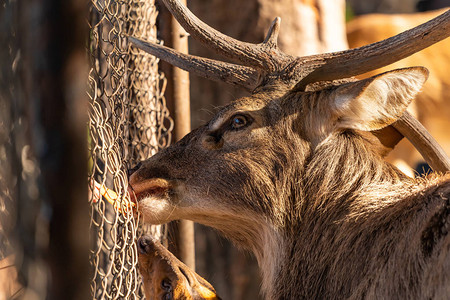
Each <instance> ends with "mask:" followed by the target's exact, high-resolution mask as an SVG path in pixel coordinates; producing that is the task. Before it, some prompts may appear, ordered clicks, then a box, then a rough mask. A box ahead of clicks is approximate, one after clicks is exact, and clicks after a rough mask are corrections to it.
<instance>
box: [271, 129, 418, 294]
mask: <svg viewBox="0 0 450 300" xmlns="http://www.w3.org/2000/svg"><path fill="white" fill-rule="evenodd" d="M349 134H350V135H352V133H349ZM346 135H347V134H343V135H342V136H337V137H336V138H337V141H333V142H332V143H330V144H329V145H323V147H322V148H320V146H319V147H318V149H315V152H314V153H313V154H312V157H311V158H310V159H309V162H308V163H307V164H306V167H305V170H304V174H303V175H302V178H303V182H302V187H301V189H302V191H301V192H298V193H292V194H293V195H301V196H299V197H297V198H296V199H292V202H293V203H297V205H298V211H296V212H295V214H296V215H297V218H296V219H295V220H293V221H292V222H290V223H287V226H286V228H284V240H283V241H284V244H283V247H284V249H283V250H284V254H283V255H282V256H280V258H279V260H278V268H277V269H276V270H275V271H273V272H274V274H276V275H275V276H272V278H273V279H274V281H273V282H272V284H271V285H270V288H269V290H268V291H267V294H268V295H270V297H269V298H270V299H301V298H327V295H328V297H331V296H332V294H331V293H330V294H327V292H326V289H327V288H328V287H330V286H331V287H332V288H333V287H335V289H334V290H333V292H334V293H340V292H342V291H339V290H338V289H339V288H342V287H348V286H350V284H348V283H346V282H345V280H350V281H352V280H358V278H361V277H362V276H363V275H364V274H363V273H361V272H364V270H365V264H367V260H366V259H364V255H365V254H364V253H365V252H367V249H366V248H364V246H365V245H367V242H369V241H373V237H374V233H373V232H372V231H370V228H379V227H382V226H383V224H381V223H383V222H384V223H386V224H389V222H391V221H395V220H396V219H397V218H399V216H398V215H396V212H398V211H401V210H398V209H396V207H398V206H404V205H405V203H406V202H407V201H402V200H405V199H406V198H407V197H408V196H410V195H412V194H414V193H415V192H417V190H418V189H419V188H420V187H418V186H417V182H415V181H414V180H412V179H409V178H408V177H406V176H404V175H402V173H401V172H400V171H398V170H397V169H395V168H394V167H393V166H391V165H389V164H387V163H385V162H384V161H383V160H382V158H381V157H377V156H376V155H375V156H374V154H373V152H372V150H371V149H370V145H367V143H366V141H364V139H360V138H356V139H355V138H354V137H351V138H350V142H349V137H348V136H346ZM339 139H345V143H342V145H340V144H339ZM352 143H353V145H352ZM349 145H350V146H349ZM352 146H354V147H352ZM330 153H333V154H334V155H332V156H331V157H330V155H329V154H330ZM368 224H370V225H368ZM368 228H369V230H368ZM350 231H351V232H350ZM347 235H351V236H352V237H353V238H354V240H353V243H356V244H357V245H359V246H361V248H360V249H358V247H357V246H355V245H351V243H352V242H351V241H350V238H347ZM392 236H394V234H393V235H392ZM394 238H395V237H394ZM380 239H381V238H380ZM361 241H366V242H365V243H363V242H361ZM345 243H347V246H345ZM381 243H382V241H381V242H380V244H381ZM349 249H353V250H354V251H353V252H351V253H350V251H349ZM346 260H347V262H348V261H352V260H353V261H354V264H349V263H345V262H346ZM340 265H347V266H351V267H352V268H351V269H349V270H340V269H339V266H340ZM330 268H337V270H334V271H330ZM340 271H342V272H340ZM346 272H347V273H349V272H353V273H354V274H346ZM333 274H339V275H336V276H335V275H333ZM331 277H333V278H331ZM344 289H345V288H344ZM280 291H282V293H281V294H280ZM346 292H348V291H346Z"/></svg>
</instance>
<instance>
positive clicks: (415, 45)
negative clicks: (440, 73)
mask: <svg viewBox="0 0 450 300" xmlns="http://www.w3.org/2000/svg"><path fill="white" fill-rule="evenodd" d="M448 36H450V10H448V11H446V12H445V13H443V14H441V15H440V16H438V17H436V18H434V19H432V20H430V21H428V22H426V23H424V24H422V25H419V26H417V27H415V28H413V29H410V30H407V31H405V32H402V33H400V34H398V35H396V36H394V37H391V38H388V39H386V40H383V41H380V42H377V43H373V44H370V45H366V46H363V47H360V48H356V49H350V50H346V51H341V52H334V53H325V54H319V55H312V56H309V57H302V58H299V59H298V66H297V67H296V68H299V69H301V71H298V73H299V74H305V75H306V76H304V77H303V78H302V79H301V81H300V82H298V83H297V85H296V87H295V89H298V90H303V89H304V88H305V87H306V86H307V85H308V84H309V83H313V82H317V81H326V80H335V79H341V78H348V77H351V76H355V75H359V74H363V73H366V72H368V71H371V70H375V69H378V68H380V67H383V66H387V65H389V64H391V63H394V62H396V61H398V60H400V59H403V58H405V57H407V56H410V55H412V54H414V53H416V52H418V51H420V50H422V49H424V48H427V47H429V46H431V45H433V44H435V43H437V42H438V41H441V40H443V39H445V38H447V37H448Z"/></svg>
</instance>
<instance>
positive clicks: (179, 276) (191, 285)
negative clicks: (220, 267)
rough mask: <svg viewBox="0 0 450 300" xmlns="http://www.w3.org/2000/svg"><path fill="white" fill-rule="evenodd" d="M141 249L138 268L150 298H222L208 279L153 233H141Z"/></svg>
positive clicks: (176, 299)
mask: <svg viewBox="0 0 450 300" xmlns="http://www.w3.org/2000/svg"><path fill="white" fill-rule="evenodd" d="M138 249H139V272H140V273H141V275H142V283H143V285H144V293H145V296H146V298H147V299H161V300H165V299H175V300H220V298H219V297H218V296H217V295H216V291H215V290H214V288H213V287H212V285H211V284H210V283H209V282H207V281H206V280H205V279H203V278H202V277H200V276H199V275H198V274H197V273H195V272H194V271H192V270H191V269H190V268H189V267H187V266H186V265H185V264H183V263H182V262H181V261H179V260H178V259H177V258H176V257H175V256H174V255H173V254H172V253H170V252H169V250H167V249H166V248H164V246H163V245H161V244H160V243H159V242H158V241H157V240H154V239H153V238H152V237H151V236H143V237H141V238H140V239H139V242H138Z"/></svg>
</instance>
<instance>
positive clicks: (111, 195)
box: [91, 179, 136, 213]
mask: <svg viewBox="0 0 450 300" xmlns="http://www.w3.org/2000/svg"><path fill="white" fill-rule="evenodd" d="M91 190H92V193H93V197H92V202H94V203H96V202H98V201H99V200H100V199H101V197H102V196H103V197H104V198H105V199H106V200H107V201H108V202H109V203H111V204H112V205H113V206H114V209H116V210H117V211H119V212H122V208H123V209H124V213H126V212H127V211H128V209H130V208H131V209H132V210H133V209H136V203H134V202H132V201H131V200H130V195H129V193H128V192H127V194H126V195H125V196H124V197H123V198H120V197H119V195H118V194H117V193H116V192H115V191H113V190H111V189H109V188H107V187H106V186H104V185H103V184H100V183H98V182H97V181H95V180H93V179H92V180H91ZM122 201H123V204H122Z"/></svg>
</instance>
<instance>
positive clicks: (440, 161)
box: [392, 111, 450, 173]
mask: <svg viewBox="0 0 450 300" xmlns="http://www.w3.org/2000/svg"><path fill="white" fill-rule="evenodd" d="M392 126H394V128H395V129H397V130H398V131H399V132H400V133H401V134H402V135H403V136H405V137H406V138H407V139H408V140H409V141H410V142H411V143H412V144H413V145H414V147H415V148H416V149H417V151H419V153H420V154H422V156H423V158H424V159H425V161H426V162H427V163H428V164H429V165H430V167H431V168H432V169H433V170H434V171H436V172H442V173H445V172H448V171H450V159H449V158H448V156H447V154H446V153H445V151H444V150H443V149H442V147H441V146H440V145H439V144H438V143H437V142H436V140H435V139H434V138H433V137H432V136H431V135H430V134H429V133H428V131H427V130H426V129H425V127H423V125H422V124H421V123H420V122H419V121H417V120H416V119H415V118H414V117H413V116H412V115H411V114H410V113H409V112H407V111H406V112H405V113H404V114H403V116H402V117H401V118H400V119H399V120H398V121H397V122H395V123H394V124H392Z"/></svg>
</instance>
